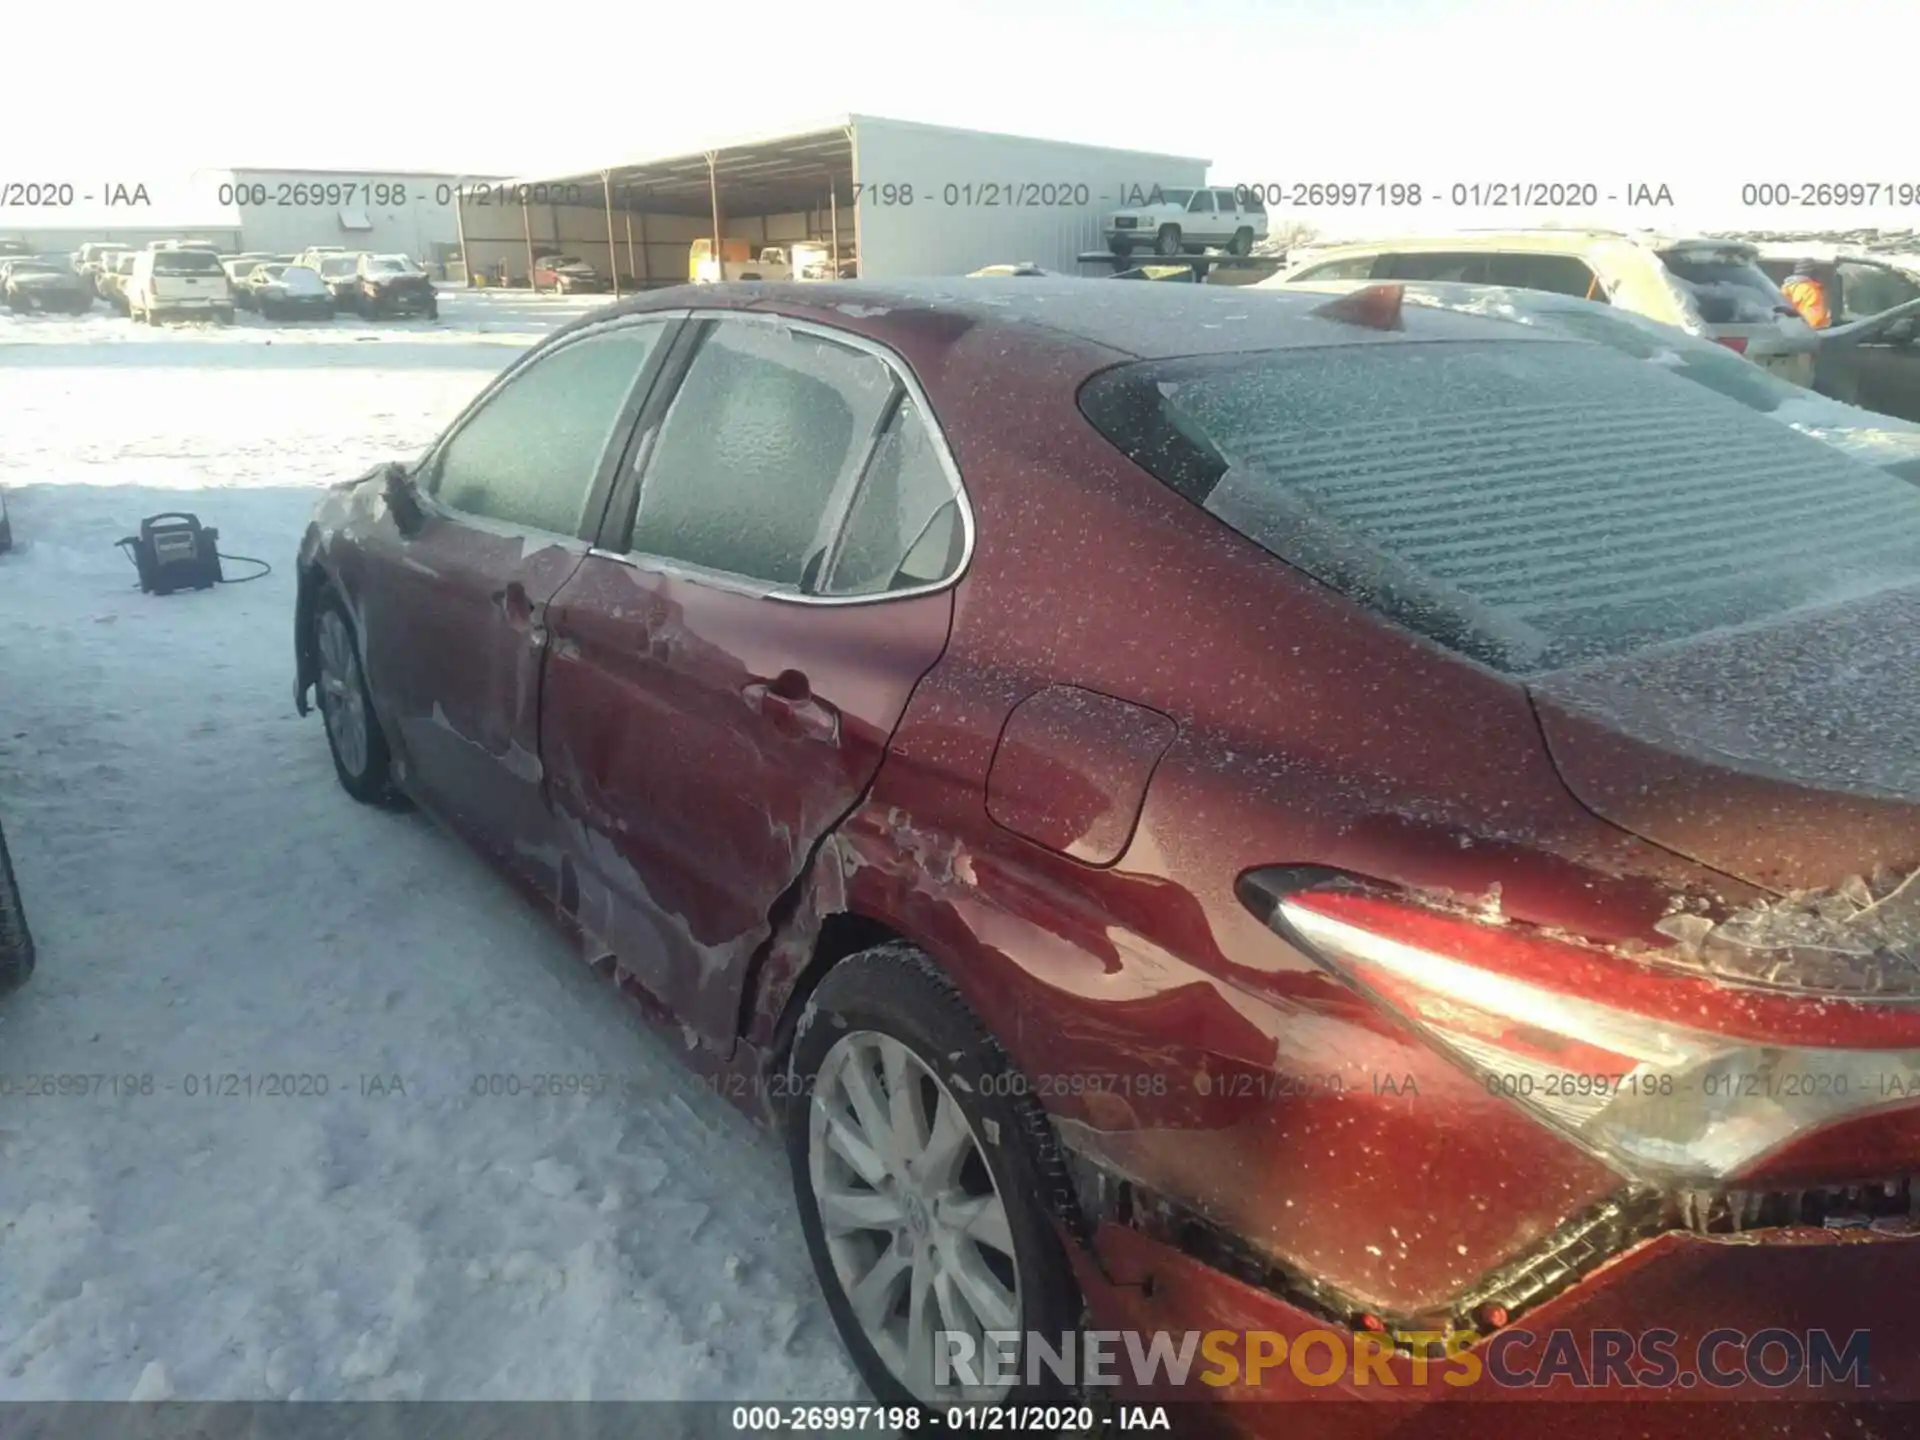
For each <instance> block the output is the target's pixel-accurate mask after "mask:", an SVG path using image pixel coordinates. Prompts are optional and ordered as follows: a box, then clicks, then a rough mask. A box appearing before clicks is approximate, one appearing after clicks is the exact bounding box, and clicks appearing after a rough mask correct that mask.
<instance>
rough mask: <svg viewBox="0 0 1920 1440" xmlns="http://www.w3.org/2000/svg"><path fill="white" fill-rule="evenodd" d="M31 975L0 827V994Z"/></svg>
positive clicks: (28, 937)
mask: <svg viewBox="0 0 1920 1440" xmlns="http://www.w3.org/2000/svg"><path fill="white" fill-rule="evenodd" d="M0 548H4V547H0ZM31 974H33V932H32V931H30V930H29V929H28V928H27V911H26V906H25V905H24V904H23V903H22V902H21V899H20V882H19V880H18V878H16V877H15V875H14V873H13V856H12V854H10V853H9V852H8V850H7V833H6V830H5V829H4V828H0V995H4V994H5V993H6V992H7V991H9V990H12V989H15V988H17V987H18V986H20V985H22V984H24V983H25V982H26V979H27V977H28V976H29V975H31Z"/></svg>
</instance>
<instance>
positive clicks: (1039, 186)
mask: <svg viewBox="0 0 1920 1440" xmlns="http://www.w3.org/2000/svg"><path fill="white" fill-rule="evenodd" d="M1111 188H1112V190H1113V193H1108V190H1109V187H1108V186H1105V185H1102V186H1101V187H1100V188H1099V189H1098V190H1095V189H1094V187H1092V186H1091V185H1088V184H1086V183H1084V182H1075V181H1064V180H1063V181H1041V180H1034V181H998V180H984V181H965V182H955V181H948V182H947V183H946V184H944V185H925V184H915V183H914V182H912V181H906V180H887V181H874V182H862V183H860V184H857V185H855V186H854V187H853V199H854V203H855V204H856V205H879V206H893V207H906V206H910V205H926V206H932V207H936V208H970V207H971V208H1006V209H1037V208H1065V207H1085V206H1089V205H1093V204H1096V203H1097V204H1099V205H1102V206H1106V207H1110V208H1113V209H1120V210H1133V209H1140V208H1144V207H1147V206H1153V205H1170V204H1178V203H1181V202H1183V201H1184V200H1185V199H1186V198H1187V197H1188V196H1189V195H1190V194H1191V193H1192V192H1193V190H1207V189H1211V190H1214V191H1216V192H1218V191H1223V190H1231V191H1232V192H1233V197H1234V203H1235V204H1236V205H1237V206H1239V207H1240V208H1241V209H1256V208H1257V209H1268V208H1272V209H1292V210H1323V209H1351V208H1355V207H1360V208H1365V207H1371V206H1379V207H1385V208H1389V209H1418V208H1420V207H1421V206H1424V205H1454V206H1459V207H1462V208H1468V209H1495V210H1499V209H1548V210H1552V209H1565V210H1580V209H1591V208H1593V207H1596V206H1599V205H1601V204H1626V205H1629V206H1653V207H1666V206H1671V205H1673V204H1674V203H1675V201H1674V197H1673V190H1672V187H1671V186H1669V185H1667V184H1665V183H1664V182H1650V181H1639V180H1636V181H1632V182H1630V183H1625V184H1618V185H1610V186H1602V185H1601V184H1600V183H1599V182H1597V181H1592V180H1566V181H1561V180H1475V181H1470V182H1469V181H1456V182H1453V183H1451V184H1446V185H1427V184H1423V183H1421V182H1419V181H1402V180H1312V181H1297V182H1291V181H1267V182H1262V183H1259V184H1252V185H1232V186H1224V185H1219V186H1203V185H1197V186H1191V187H1185V186H1182V187H1174V188H1173V189H1171V190H1169V189H1168V188H1166V187H1163V186H1160V185H1120V186H1116V187H1111Z"/></svg>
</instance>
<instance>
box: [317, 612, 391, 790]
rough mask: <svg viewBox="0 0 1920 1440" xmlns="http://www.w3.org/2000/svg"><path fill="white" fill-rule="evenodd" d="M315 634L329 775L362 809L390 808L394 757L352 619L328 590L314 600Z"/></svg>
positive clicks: (318, 689) (320, 700)
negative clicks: (330, 764)
mask: <svg viewBox="0 0 1920 1440" xmlns="http://www.w3.org/2000/svg"><path fill="white" fill-rule="evenodd" d="M313 632H314V633H313V636H312V642H313V647H314V653H315V654H316V655H317V656H318V657H319V661H320V681H319V685H318V687H317V691H318V696H317V698H318V699H319V702H320V719H321V723H322V724H323V725H324V726H325V728H326V732H327V751H328V753H329V754H331V755H332V756H333V773H334V774H335V775H336V776H337V777H339V780H340V788H341V789H343V790H345V791H346V792H347V794H349V795H351V796H352V797H353V798H354V799H356V800H358V801H359V802H360V803H361V804H362V805H381V806H388V807H391V806H393V805H394V804H395V803H396V802H397V801H398V799H399V792H398V791H397V790H396V788H395V787H394V783H393V756H392V753H391V752H390V751H389V750H388V748H387V737H386V734H385V732H384V731H382V730H381V728H380V717H379V716H378V715H376V714H375V713H374V709H373V696H372V694H371V693H370V692H369V691H368V689H367V676H366V671H365V669H364V668H362V665H361V661H360V641H359V637H358V636H357V635H356V634H355V633H354V628H353V618H352V617H351V616H350V615H348V614H347V607H346V603H345V602H344V601H342V600H341V598H340V594H339V592H338V591H336V590H335V589H334V588H333V587H332V585H327V586H326V587H325V588H324V589H322V590H321V592H320V594H319V595H318V596H316V597H315V600H314V607H313Z"/></svg>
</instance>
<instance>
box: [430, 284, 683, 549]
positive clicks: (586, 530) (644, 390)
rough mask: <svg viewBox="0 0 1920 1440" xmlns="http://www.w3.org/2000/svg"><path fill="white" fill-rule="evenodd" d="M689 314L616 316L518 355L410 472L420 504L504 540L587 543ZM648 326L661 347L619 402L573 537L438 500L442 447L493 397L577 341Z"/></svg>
mask: <svg viewBox="0 0 1920 1440" xmlns="http://www.w3.org/2000/svg"><path fill="white" fill-rule="evenodd" d="M689 313H690V312H688V311H685V310H648V311H643V312H641V313H639V314H637V315H621V316H616V317H615V318H613V319H611V320H607V321H604V322H602V323H600V324H597V325H589V326H587V327H586V328H585V329H583V330H581V331H579V332H578V333H577V334H575V335H570V336H568V337H567V339H566V340H564V341H563V342H561V343H560V344H558V345H554V346H551V347H548V346H541V347H539V348H538V349H535V350H530V351H528V352H527V353H526V354H525V355H522V356H521V357H520V358H519V359H518V360H516V361H514V362H513V364H511V365H509V366H508V367H507V368H506V369H505V370H503V371H501V372H500V373H499V374H498V375H496V376H494V378H493V380H492V382H491V383H490V384H488V386H487V387H486V388H485V389H484V390H482V391H481V392H480V393H479V394H478V395H476V396H474V397H473V399H472V400H470V401H468V402H467V406H466V408H465V409H464V410H462V411H461V412H460V413H459V415H458V416H456V417H455V418H454V421H453V423H452V424H451V425H449V426H448V427H447V428H446V429H445V430H443V431H441V432H440V435H439V437H438V438H437V439H436V440H435V441H434V442H433V444H432V446H431V447H430V448H429V449H428V451H427V453H426V455H425V456H424V457H422V459H421V461H420V464H419V465H418V467H416V469H415V472H414V473H415V475H416V476H417V477H420V478H421V479H422V481H423V483H421V484H420V486H419V490H420V495H421V498H422V499H423V500H424V501H425V502H426V504H427V505H428V507H429V508H430V509H431V510H432V511H433V512H434V513H435V514H437V515H439V516H441V517H442V518H443V519H450V520H457V521H459V522H460V523H461V524H465V525H478V526H480V527H481V528H483V529H490V530H496V531H499V532H501V533H505V534H516V535H517V534H535V535H556V536H559V538H561V539H563V540H584V541H587V542H588V543H591V542H592V540H593V537H594V536H595V535H596V534H598V533H599V530H600V528H601V524H602V518H603V516H604V514H605V511H606V505H607V499H608V493H609V491H610V489H611V488H612V486H613V483H614V481H615V480H616V479H617V478H618V476H619V473H620V472H619V470H618V466H619V464H620V461H621V460H622V459H623V458H624V456H625V454H626V451H627V448H628V446H629V444H630V443H631V439H632V434H633V430H634V426H635V422H636V420H637V419H638V418H639V416H640V413H641V411H642V410H644V408H645V404H646V400H647V399H648V398H649V396H650V395H651V393H652V392H653V391H654V390H656V389H657V388H658V380H659V376H660V374H661V366H662V360H663V358H664V356H665V354H666V352H668V351H669V350H671V349H673V348H674V342H675V341H676V340H677V339H678V338H679V331H680V330H682V329H684V328H685V327H684V323H683V322H684V321H685V320H686V317H687V315H688V314H689ZM647 324H663V325H664V326H665V329H664V331H663V333H662V334H661V337H660V343H659V344H657V345H655V346H654V347H653V350H652V352H651V353H650V354H649V355H648V356H647V361H646V364H644V365H643V366H641V367H640V373H639V374H638V375H636V376H635V377H634V384H633V388H632V389H631V390H630V391H628V393H627V398H626V399H625V400H624V401H622V402H621V405H620V413H619V415H618V417H617V418H616V419H615V421H614V435H615V436H617V437H618V443H617V444H609V445H608V446H607V448H606V450H605V451H603V452H602V453H601V456H600V468H599V469H598V470H597V471H596V472H595V473H594V477H593V485H592V486H591V488H589V489H588V491H587V506H586V516H587V519H585V520H583V521H582V523H581V526H580V529H579V530H578V531H577V532H575V533H573V534H562V533H561V532H560V531H557V530H543V529H541V528H540V527H539V526H537V525H508V524H505V523H504V522H501V521H497V520H491V519H489V518H488V517H487V516H484V515H475V514H472V513H471V512H469V511H466V510H459V509H456V508H454V507H453V506H451V505H448V504H447V503H446V502H444V501H443V500H441V499H440V496H439V489H440V470H439V465H440V462H441V460H442V459H443V458H444V457H445V455H446V450H447V447H448V446H449V445H450V444H452V443H453V441H454V439H455V437H457V436H458V435H459V434H460V432H461V431H462V430H464V429H466V428H467V426H468V425H469V424H470V423H471V422H472V421H473V419H474V417H475V416H476V415H478V414H479V413H480V412H481V410H483V409H484V408H485V407H486V406H487V404H488V402H490V401H491V400H492V399H493V397H494V396H495V395H497V394H499V393H500V392H501V391H502V390H504V389H505V388H506V387H507V386H508V385H510V384H512V383H513V382H514V381H515V380H516V379H517V378H518V377H520V376H521V375H524V374H525V373H526V372H527V371H528V370H530V369H532V368H533V367H534V366H535V365H537V364H539V363H540V362H541V361H543V360H545V359H546V358H547V357H549V356H551V355H557V354H558V353H559V352H560V351H562V350H565V349H567V348H568V347H570V346H572V345H575V344H577V343H579V342H580V341H582V340H587V339H590V338H592V337H595V336H599V335H611V334H616V333H618V332H619V331H621V330H630V329H635V328H637V327H639V326H641V325H647Z"/></svg>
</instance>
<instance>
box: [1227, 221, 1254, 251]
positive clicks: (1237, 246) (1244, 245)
mask: <svg viewBox="0 0 1920 1440" xmlns="http://www.w3.org/2000/svg"><path fill="white" fill-rule="evenodd" d="M1227 253H1228V254H1229V255H1251V254H1252V253H1253V231H1252V230H1250V229H1249V228H1247V227H1246V226H1245V225H1242V226H1241V227H1240V228H1239V229H1238V230H1236V231H1234V232H1233V238H1232V239H1231V240H1229V241H1228V242H1227Z"/></svg>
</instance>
